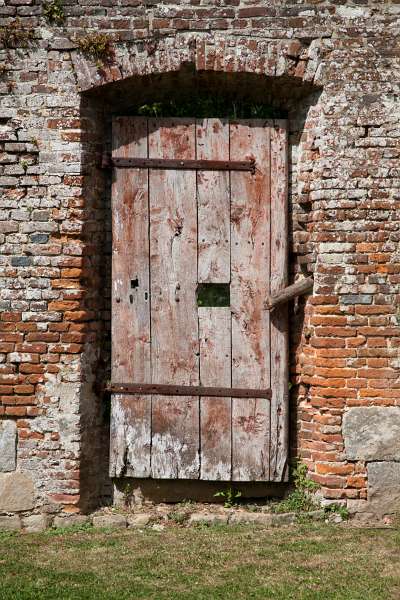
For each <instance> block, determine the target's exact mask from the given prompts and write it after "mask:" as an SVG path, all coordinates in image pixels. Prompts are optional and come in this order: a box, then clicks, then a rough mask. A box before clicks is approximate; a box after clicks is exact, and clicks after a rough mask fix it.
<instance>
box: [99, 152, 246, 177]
mask: <svg viewBox="0 0 400 600" xmlns="http://www.w3.org/2000/svg"><path fill="white" fill-rule="evenodd" d="M101 166H102V167H103V168H104V169H106V168H109V167H117V168H135V169H174V170H177V169H188V170H196V171H250V173H253V174H254V173H255V169H256V163H255V161H254V160H189V159H185V160H180V159H175V158H112V157H111V156H110V155H109V154H107V153H105V154H103V160H102V164H101Z"/></svg>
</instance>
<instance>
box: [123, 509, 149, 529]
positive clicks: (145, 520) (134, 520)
mask: <svg viewBox="0 0 400 600" xmlns="http://www.w3.org/2000/svg"><path fill="white" fill-rule="evenodd" d="M150 521H151V515H148V514H145V513H142V514H137V515H128V517H127V523H128V527H130V528H132V529H135V528H140V527H146V525H148V524H149V523H150Z"/></svg>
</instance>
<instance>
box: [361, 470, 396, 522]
mask: <svg viewBox="0 0 400 600" xmlns="http://www.w3.org/2000/svg"><path fill="white" fill-rule="evenodd" d="M367 469H368V511H369V512H371V513H375V514H376V515H377V516H383V515H387V514H394V513H399V512H400V463H399V462H371V463H370V464H369V465H368V467H367Z"/></svg>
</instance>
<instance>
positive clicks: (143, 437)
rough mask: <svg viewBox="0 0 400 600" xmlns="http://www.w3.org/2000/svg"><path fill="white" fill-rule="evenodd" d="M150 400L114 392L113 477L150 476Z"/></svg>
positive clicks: (111, 466) (112, 419) (111, 451)
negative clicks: (133, 398)
mask: <svg viewBox="0 0 400 600" xmlns="http://www.w3.org/2000/svg"><path fill="white" fill-rule="evenodd" d="M150 423H151V402H150V399H149V398H141V397H139V398H137V399H136V400H135V402H134V403H133V402H132V398H131V397H130V396H124V395H122V394H114V395H113V397H112V400H111V423H110V437H111V441H112V443H111V446H110V476H111V477H149V476H150V447H151V430H150Z"/></svg>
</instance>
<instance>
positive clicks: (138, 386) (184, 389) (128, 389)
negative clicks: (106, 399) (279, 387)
mask: <svg viewBox="0 0 400 600" xmlns="http://www.w3.org/2000/svg"><path fill="white" fill-rule="evenodd" d="M105 389H106V391H107V392H111V393H113V394H132V395H135V394H137V395H140V396H143V395H149V394H150V395H153V394H154V395H156V394H158V395H160V396H211V397H225V398H226V397H228V398H268V399H270V398H271V396H272V391H271V390H270V389H263V390H259V389H257V390H255V389H248V388H226V387H203V386H198V385H164V384H159V383H108V384H107V385H106V388H105Z"/></svg>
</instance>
